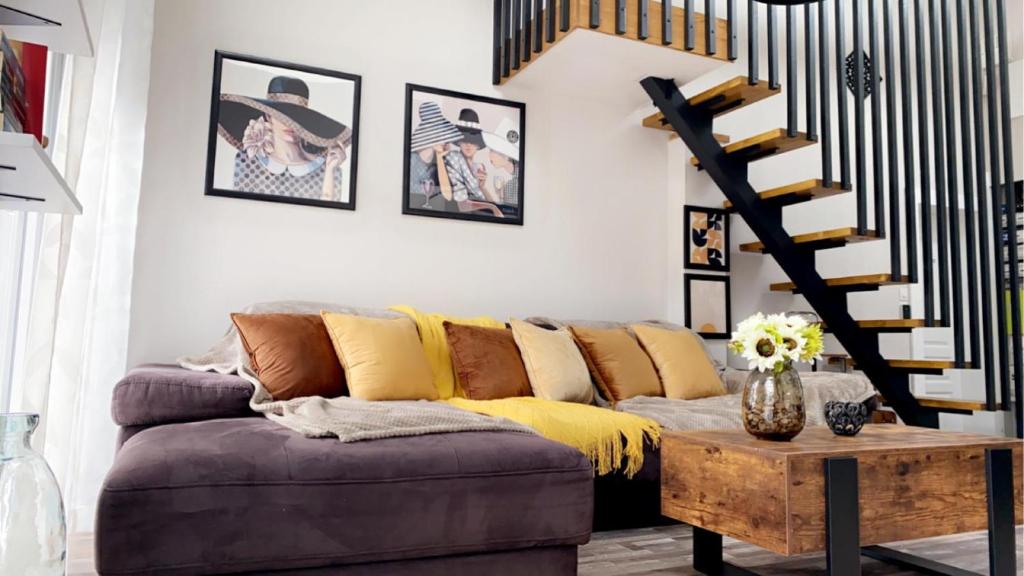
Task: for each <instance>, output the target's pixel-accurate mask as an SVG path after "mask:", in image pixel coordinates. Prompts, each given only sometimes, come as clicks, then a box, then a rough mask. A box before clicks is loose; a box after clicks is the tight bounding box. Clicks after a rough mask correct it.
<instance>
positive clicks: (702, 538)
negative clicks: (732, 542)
mask: <svg viewBox="0 0 1024 576" xmlns="http://www.w3.org/2000/svg"><path fill="white" fill-rule="evenodd" d="M693 569H694V570H697V571H698V572H703V573H704V574H712V575H713V574H721V573H722V535H721V534H716V533H714V532H712V531H710V530H705V529H703V528H698V527H696V526H694V527H693Z"/></svg>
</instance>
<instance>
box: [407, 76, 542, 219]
mask: <svg viewBox="0 0 1024 576" xmlns="http://www.w3.org/2000/svg"><path fill="white" fill-rule="evenodd" d="M525 112H526V108H525V105H524V104H521V103H518V102H511V101H507V100H498V99H496V98H486V97H482V96H473V95H470V94H462V93H458V92H451V91H448V90H440V89H436V88H427V87H423V86H416V85H412V84H410V85H408V86H407V89H406V115H407V116H406V164H405V200H404V203H403V208H402V212H403V213H404V214H415V215H421V216H434V217H440V218H456V219H460V220H484V221H489V222H499V223H502V224H522V223H523V205H522V197H523V195H522V179H521V178H520V177H519V175H520V174H521V172H522V168H521V162H520V158H521V156H522V155H521V150H522V148H523V146H524V144H523V140H522V138H521V137H519V136H518V135H519V133H520V132H521V130H522V127H523V119H524V117H525ZM494 131H501V132H502V134H506V135H507V134H510V133H511V134H515V136H513V138H512V139H513V140H514V142H509V141H508V139H507V137H506V136H501V137H495V135H494V133H493V132H494ZM489 139H490V140H489ZM492 148H494V149H492ZM510 157H511V158H514V160H509V161H508V162H505V163H500V162H495V158H498V159H506V158H510Z"/></svg>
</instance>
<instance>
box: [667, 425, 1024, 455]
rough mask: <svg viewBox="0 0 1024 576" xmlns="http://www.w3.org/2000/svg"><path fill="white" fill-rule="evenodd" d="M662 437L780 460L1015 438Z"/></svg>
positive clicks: (903, 430) (876, 429) (918, 434)
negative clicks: (785, 440) (782, 440)
mask: <svg viewBox="0 0 1024 576" xmlns="http://www.w3.org/2000/svg"><path fill="white" fill-rule="evenodd" d="M663 435H664V436H668V437H672V438H673V439H678V440H682V441H684V442H687V443H692V444H702V445H706V446H708V447H715V448H728V449H731V450H737V451H742V452H751V453H756V454H759V455H761V456H772V457H776V458H780V459H788V458H793V457H819V456H820V457H825V456H833V455H842V454H850V455H857V454H864V453H872V452H912V451H919V450H928V451H932V450H942V449H947V448H948V449H963V448H1013V447H1019V446H1020V445H1021V441H1020V440H1018V439H1016V438H1006V437H1000V436H985V435H982V434H970V433H964V432H950V431H948V430H935V429H933V428H918V427H916V426H902V425H898V424H868V425H866V426H864V429H863V430H861V431H860V433H859V434H857V435H856V436H836V435H835V434H833V433H832V431H831V430H829V429H828V428H827V427H825V426H812V427H808V428H806V429H804V431H803V432H801V433H800V435H799V436H797V437H796V438H794V439H792V440H790V441H789V442H777V441H771V440H760V439H758V438H755V437H754V436H752V435H750V434H748V433H747V431H746V430H736V429H733V430H694V431H688V432H669V431H666V432H665V433H664V434H663Z"/></svg>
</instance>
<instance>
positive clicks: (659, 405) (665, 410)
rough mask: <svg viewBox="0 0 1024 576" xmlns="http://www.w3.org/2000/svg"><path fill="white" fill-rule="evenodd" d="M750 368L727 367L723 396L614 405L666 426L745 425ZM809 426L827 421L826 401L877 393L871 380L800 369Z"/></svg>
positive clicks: (647, 398) (853, 399) (859, 398)
mask: <svg viewBox="0 0 1024 576" xmlns="http://www.w3.org/2000/svg"><path fill="white" fill-rule="evenodd" d="M747 374H748V372H746V371H742V370H734V369H731V368H727V369H726V370H725V373H724V374H723V375H722V380H723V382H724V384H725V388H726V391H727V392H728V393H727V394H725V395H724V396H715V397H712V398H701V399H699V400H670V399H668V398H654V397H650V396H637V397H634V398H630V399H628V400H623V401H622V402H619V403H618V404H616V406H615V409H616V410H619V411H622V412H629V413H630V414H635V415H637V416H643V417H644V418H650V419H651V420H654V421H655V422H657V423H658V424H661V426H662V427H663V428H665V429H666V430H712V429H716V428H743V421H742V419H741V418H740V401H741V400H742V398H743V395H742V393H741V392H742V390H743V382H744V381H745V380H746V377H747ZM800 380H801V381H802V383H803V388H804V404H805V407H806V413H807V426H821V425H823V424H825V415H824V412H825V402H827V401H829V400H841V401H846V402H863V401H865V400H867V399H869V398H871V397H872V396H874V394H875V389H874V387H873V386H872V385H871V382H870V381H869V380H868V379H867V378H866V377H864V376H863V375H861V374H844V373H837V372H801V373H800Z"/></svg>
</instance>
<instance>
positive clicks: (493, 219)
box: [402, 84, 526, 226]
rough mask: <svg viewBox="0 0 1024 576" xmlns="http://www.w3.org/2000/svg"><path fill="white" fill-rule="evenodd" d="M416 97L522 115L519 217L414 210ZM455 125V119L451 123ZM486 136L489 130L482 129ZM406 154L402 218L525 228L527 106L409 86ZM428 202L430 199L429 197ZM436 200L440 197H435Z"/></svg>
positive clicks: (406, 109)
mask: <svg viewBox="0 0 1024 576" xmlns="http://www.w3.org/2000/svg"><path fill="white" fill-rule="evenodd" d="M416 93H426V94H433V95H435V96H441V97H445V98H457V99H460V100H465V101H467V102H471V103H472V102H476V103H483V104H491V105H495V106H503V107H508V108H513V109H515V110H516V111H517V112H518V113H519V126H518V131H517V132H518V134H517V137H518V153H519V161H518V166H517V168H518V170H517V171H518V192H517V204H516V208H517V209H516V210H515V214H514V215H513V216H503V217H498V216H494V215H488V214H483V213H478V212H454V211H449V210H447V209H445V210H438V209H427V208H423V207H421V206H414V205H413V202H412V198H413V196H412V194H411V193H410V186H409V185H410V172H411V166H410V160H411V156H412V150H411V141H412V137H413V128H412V125H413V115H414V114H415V113H416V111H415V110H413V99H414V96H415V94H416ZM448 120H449V121H452V122H454V119H448ZM482 129H483V130H484V131H485V132H486V131H487V129H488V127H482ZM402 153H403V171H402V214H406V215H411V216H427V217H430V218H447V219H451V220H468V221H475V222H490V223H495V224H511V225H515V226H522V225H523V222H524V215H525V211H526V185H525V183H526V104H525V103H523V102H516V101H513V100H504V99H501V98H492V97H488V96H479V95H476V94H468V93H465V92H457V91H454V90H446V89H443V88H435V87H431V86H423V85H420V84H406V85H405V135H404V138H403V140H402ZM427 198H428V201H429V198H431V197H430V196H428V197H427ZM435 198H436V196H435ZM498 208H500V209H501V211H502V212H505V211H506V209H507V208H508V206H504V205H502V206H498Z"/></svg>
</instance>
